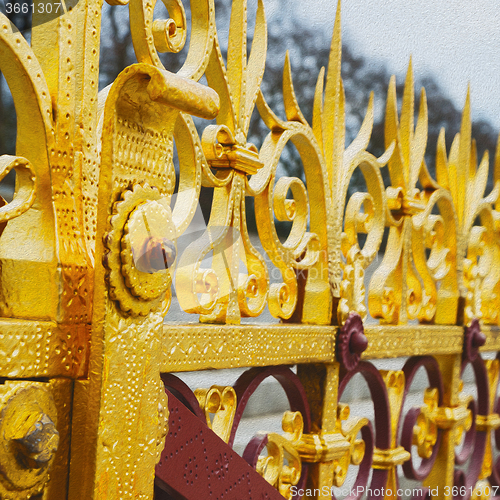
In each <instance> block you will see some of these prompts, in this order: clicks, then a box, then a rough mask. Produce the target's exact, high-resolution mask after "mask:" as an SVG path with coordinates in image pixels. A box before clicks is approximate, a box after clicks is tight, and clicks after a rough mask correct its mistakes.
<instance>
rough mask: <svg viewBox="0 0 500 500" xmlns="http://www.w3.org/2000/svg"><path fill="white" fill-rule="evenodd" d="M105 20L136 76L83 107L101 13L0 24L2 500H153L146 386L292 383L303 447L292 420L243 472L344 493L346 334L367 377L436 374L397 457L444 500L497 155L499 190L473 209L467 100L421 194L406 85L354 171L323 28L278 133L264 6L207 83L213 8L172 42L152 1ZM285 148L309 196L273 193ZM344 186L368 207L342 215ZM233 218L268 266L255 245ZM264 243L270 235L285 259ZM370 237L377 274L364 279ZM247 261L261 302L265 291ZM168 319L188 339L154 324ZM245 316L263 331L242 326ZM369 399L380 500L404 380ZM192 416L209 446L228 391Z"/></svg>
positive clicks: (204, 397) (335, 65) (462, 410)
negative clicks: (296, 161) (174, 317)
mask: <svg viewBox="0 0 500 500" xmlns="http://www.w3.org/2000/svg"><path fill="white" fill-rule="evenodd" d="M108 3H110V4H111V5H112V6H113V5H125V4H128V7H129V12H130V30H131V34H132V41H133V46H134V50H135V53H136V57H137V64H133V65H131V66H129V67H127V68H123V71H122V72H121V73H120V74H119V75H118V77H117V78H116V79H115V81H114V82H113V84H112V85H110V86H109V87H107V88H105V89H103V90H102V91H100V92H99V91H98V81H99V52H100V51H99V43H100V29H101V7H102V2H100V1H99V0H80V1H79V2H77V3H75V5H73V7H72V8H70V9H67V10H65V11H64V13H62V14H61V15H60V16H59V17H58V18H56V19H53V20H51V21H50V22H45V21H47V19H45V18H44V17H43V15H42V14H40V13H39V12H37V11H36V9H35V12H34V14H33V26H34V27H33V30H32V35H31V44H29V43H28V42H27V41H26V39H25V38H24V37H23V35H22V34H21V33H20V32H19V31H18V30H16V29H14V27H13V26H12V25H11V23H10V21H9V20H8V19H7V18H6V17H5V16H4V15H3V14H0V70H1V71H2V73H3V75H4V76H5V78H6V80H7V83H8V85H9V89H10V92H11V93H12V97H13V100H14V103H15V108H16V113H17V142H16V154H15V156H9V155H3V156H0V179H3V178H4V177H5V176H6V175H7V174H8V173H9V172H10V171H15V172H16V191H15V194H14V197H13V200H12V201H10V202H8V203H7V202H6V201H5V200H3V199H2V200H0V428H1V429H2V432H1V442H0V446H2V452H1V453H0V498H4V497H5V498H16V499H17V498H19V499H21V498H23V499H24V498H30V497H32V496H35V495H38V494H40V493H41V494H42V495H43V498H44V499H45V500H52V499H54V500H55V499H57V500H60V499H63V498H67V499H70V500H81V499H84V500H92V499H95V500H98V499H104V498H106V499H114V498H116V499H120V500H121V499H132V498H141V499H151V498H152V496H153V484H154V468H155V464H156V463H157V461H158V459H159V457H160V454H161V450H162V449H163V446H164V443H165V436H167V435H168V434H167V431H168V418H169V410H168V400H167V396H166V394H165V391H164V388H163V385H162V383H161V381H160V373H163V372H180V371H189V370H202V369H209V368H216V369H219V368H231V367H251V366H271V365H279V364H289V365H292V364H298V365H299V368H298V370H297V371H298V374H299V377H300V378H301V380H302V381H303V384H304V387H305V389H306V391H307V393H308V395H309V396H310V399H311V401H312V402H311V408H312V421H313V424H312V429H311V432H310V433H308V434H305V433H303V423H301V422H302V420H301V419H302V416H301V415H300V414H298V413H291V412H289V413H287V414H285V416H284V420H283V430H284V432H285V434H284V435H278V434H270V435H269V436H268V453H269V454H268V456H267V457H265V458H262V459H261V460H259V462H258V465H257V469H258V470H259V472H261V473H262V474H263V475H264V477H266V479H268V480H269V482H271V483H272V484H273V485H275V486H276V487H277V488H278V489H279V491H280V492H281V493H282V494H283V495H284V496H285V497H287V498H289V497H290V496H291V494H292V493H291V490H292V486H294V485H297V484H298V480H299V477H300V471H301V464H302V462H308V463H309V464H310V465H309V467H310V476H309V478H310V479H309V482H310V483H311V484H312V485H313V486H315V487H319V489H320V491H321V492H320V494H319V496H317V498H330V497H329V496H328V495H326V496H325V495H324V489H323V487H326V489H327V490H328V488H330V487H332V486H340V485H342V484H344V481H345V478H346V476H347V472H348V468H349V466H350V465H359V463H360V462H361V460H362V458H363V456H364V452H365V449H364V443H363V441H362V440H359V439H358V437H357V436H358V433H359V430H360V429H361V428H362V427H363V426H364V425H366V424H367V420H366V419H365V418H361V419H359V418H358V419H356V418H352V419H348V416H349V407H348V406H345V405H343V404H341V403H339V402H338V397H337V396H338V387H339V370H340V367H339V364H338V363H337V362H336V353H335V342H336V337H337V334H338V331H339V327H340V326H342V325H343V324H344V323H345V321H346V319H347V318H348V317H349V315H350V314H351V313H358V314H359V315H360V316H361V318H362V319H363V320H365V319H367V318H368V315H371V317H372V318H375V319H378V320H379V321H380V324H378V325H374V324H366V325H365V333H366V336H367V338H368V348H367V349H366V351H365V352H364V353H363V355H362V357H363V359H365V360H368V359H380V358H389V357H400V356H412V355H432V356H435V357H436V359H437V360H438V362H439V366H440V369H441V373H442V377H443V382H444V386H445V387H444V396H443V403H442V405H441V406H438V396H437V392H436V390H435V389H428V390H426V391H425V394H424V406H423V407H422V409H421V413H420V416H419V417H418V421H417V425H416V427H415V429H414V431H413V443H414V445H416V447H417V450H418V454H419V455H420V457H422V458H429V457H430V455H431V453H432V449H433V447H434V446H435V445H436V442H437V430H438V429H441V431H442V439H441V445H440V448H439V450H438V453H437V459H436V462H435V465H434V468H433V470H432V471H431V473H430V475H429V476H428V478H427V479H426V480H425V481H424V484H425V485H426V486H430V487H438V489H439V497H440V498H450V496H451V495H448V494H446V493H445V491H446V490H445V487H446V486H452V485H453V480H454V453H455V448H456V446H457V443H459V441H460V438H461V436H462V435H463V432H464V430H466V429H468V428H469V427H470V425H471V423H472V422H471V413H470V410H469V409H468V403H469V400H468V399H466V398H464V397H462V396H461V390H462V388H461V385H460V380H461V375H460V369H461V365H462V357H463V353H464V349H465V348H464V327H465V326H467V325H469V324H470V322H471V321H472V320H473V319H474V318H477V319H481V322H482V324H481V328H482V331H483V333H484V334H485V336H486V344H485V345H484V346H483V347H482V348H481V349H480V351H481V352H484V351H498V350H500V328H499V326H500V316H499V310H500V240H499V230H500V210H499V203H500V201H499V195H500V184H499V182H500V148H497V151H496V154H495V159H494V188H493V189H492V191H491V192H489V193H488V194H485V191H486V185H487V180H488V171H489V156H488V154H486V155H485V156H484V157H483V159H482V160H481V161H480V162H479V165H478V162H477V158H476V156H477V153H476V150H477V148H476V145H475V142H474V140H473V138H472V133H471V117H470V108H471V104H470V100H471V99H470V95H469V93H468V94H467V98H466V102H465V106H464V110H463V115H462V123H461V129H460V133H459V134H457V136H456V137H455V139H454V140H453V143H452V146H451V149H450V150H449V151H447V150H446V145H445V134H444V131H442V132H441V134H440V136H439V140H438V144H437V153H436V161H435V165H436V170H435V171H436V175H435V179H433V178H432V177H431V175H430V173H429V171H428V169H427V166H426V164H425V160H424V154H425V150H426V147H427V133H428V130H427V129H428V127H427V114H428V110H427V102H426V97H425V91H424V90H422V92H421V95H420V108H419V111H418V119H417V122H416V124H415V122H414V121H415V120H414V115H415V109H414V108H415V106H414V101H415V97H414V78H413V67H412V63H411V61H410V65H409V68H408V73H407V77H406V83H405V88H404V95H403V100H402V109H401V112H399V111H398V106H397V96H396V82H395V78H394V77H393V78H392V79H391V81H390V82H389V89H388V96H387V105H386V116H385V147H386V151H385V153H384V154H383V155H382V156H381V157H380V158H377V157H375V156H373V155H372V154H371V153H370V152H369V151H368V145H369V142H370V137H371V132H372V128H373V120H374V105H373V98H372V97H371V98H370V101H369V105H368V108H367V111H366V115H365V118H364V121H363V124H362V126H361V128H360V131H359V133H358V135H357V137H356V138H355V139H354V141H353V142H352V143H351V144H350V145H348V146H346V144H345V141H346V126H345V107H346V101H345V93H344V88H343V82H342V78H341V62H342V59H341V55H342V54H341V49H342V38H341V8H340V2H339V4H338V9H337V15H336V20H335V26H334V32H333V38H332V44H331V49H330V59H329V64H328V69H327V70H326V71H325V70H324V69H323V70H321V72H320V74H319V75H318V80H317V82H316V88H315V96H314V106H313V116H312V123H309V122H308V121H307V120H306V118H305V117H304V115H303V113H302V112H301V109H300V106H299V103H298V100H297V97H296V95H295V91H294V86H293V69H292V67H291V63H290V59H289V57H288V55H287V56H286V58H285V61H284V68H283V103H284V112H285V116H284V117H279V116H278V115H277V114H276V113H275V112H274V111H273V110H272V109H271V108H270V106H269V104H268V101H267V100H266V96H265V95H264V94H263V92H262V90H261V81H262V77H263V74H264V70H265V60H266V49H267V24H266V16H265V9H264V2H263V1H261V0H259V2H258V7H257V13H256V18H255V32H254V34H253V42H252V48H251V51H250V53H249V56H248V55H247V38H248V34H247V4H246V1H245V0H234V1H233V5H232V14H231V20H230V29H229V41H228V50H227V60H226V61H224V58H223V56H222V52H223V51H222V50H221V46H220V44H219V39H218V32H217V29H216V23H215V16H216V12H215V7H214V2H213V0H193V1H192V2H191V30H189V29H188V26H187V16H186V12H185V10H184V7H183V5H182V2H181V1H180V0H175V1H174V0H164V3H165V5H166V7H167V9H168V13H169V16H170V18H169V19H166V20H164V19H155V18H154V10H155V9H154V7H155V2H147V1H145V0H129V1H127V0H110V1H109V2H108ZM112 6H111V8H114V7H112ZM188 31H190V33H189V35H190V45H189V48H188V50H187V56H186V59H185V62H184V64H183V66H182V68H181V69H180V70H179V71H178V72H177V73H176V74H174V73H172V72H170V71H168V70H167V69H166V68H165V67H164V65H163V63H162V62H161V60H160V57H159V53H161V52H173V53H177V52H179V51H180V50H181V49H182V48H183V47H184V45H185V43H186V40H187V34H188ZM202 77H205V78H206V82H207V85H205V84H201V83H199V82H200V80H201V79H202ZM255 110H256V111H258V114H259V115H260V118H261V119H262V120H263V122H264V123H265V125H266V126H267V127H268V129H269V133H268V135H267V137H265V138H263V139H264V140H263V143H262V146H261V147H260V149H259V148H257V147H256V146H255V145H253V144H250V143H249V142H248V131H249V126H250V119H251V117H252V114H253V113H254V111H255ZM193 115H194V116H198V117H201V118H203V119H207V120H212V119H216V124H209V125H205V126H201V128H203V132H202V133H201V137H200V135H199V133H198V130H197V127H196V126H195V122H194V120H193V118H192V116H193ZM174 141H175V143H176V144H177V156H178V161H179V165H178V169H177V170H176V167H175V166H174ZM290 142H291V143H292V144H293V145H295V147H296V149H297V151H298V153H299V155H300V158H301V160H302V163H303V167H304V174H305V182H304V181H303V180H301V179H299V178H292V177H279V175H278V170H277V169H278V165H279V162H280V158H281V155H282V153H283V151H284V150H285V148H286V147H287V144H288V143H290ZM386 166H387V169H388V173H389V177H390V185H389V186H387V187H386V186H385V185H384V182H383V178H382V173H381V172H382V169H384V168H386ZM358 168H359V170H360V171H361V174H362V175H363V177H364V180H365V184H366V192H356V193H354V194H353V195H351V196H350V197H348V188H349V185H350V183H351V182H352V179H353V175H354V174H355V171H356V170H357V169H358ZM176 185H178V193H177V197H176V199H175V201H174V196H173V195H174V193H175V189H176ZM202 186H204V187H208V188H212V189H213V192H214V196H213V204H212V207H211V213H210V218H209V221H208V224H207V227H206V230H205V231H204V233H203V235H202V236H201V237H200V238H198V239H196V240H195V241H193V242H192V243H191V244H190V245H189V246H188V247H187V249H185V250H184V251H183V252H180V246H179V245H178V244H177V241H178V240H179V238H181V237H182V236H183V235H186V234H187V233H188V228H189V225H190V223H191V221H192V220H193V218H194V215H195V211H196V208H197V205H198V202H199V198H200V191H201V187H202ZM247 197H249V198H253V201H254V206H255V219H256V223H257V229H258V238H259V240H260V243H261V245H262V249H263V251H261V250H258V249H257V245H256V244H255V240H254V238H253V237H252V238H251V237H250V236H251V235H250V232H249V229H248V226H247V213H246V210H247V204H246V202H245V200H246V198H247ZM276 221H288V222H291V230H290V232H289V234H288V236H287V238H286V239H285V240H284V241H282V239H280V237H279V235H278V232H277V229H276ZM385 231H388V235H389V238H388V242H387V247H386V250H385V254H384V256H383V258H382V260H381V263H379V264H377V263H373V262H374V260H375V257H376V256H377V255H378V253H379V251H380V247H381V244H382V239H383V235H384V232H385ZM362 234H364V235H366V239H365V243H364V244H361V243H360V241H362V240H363V238H360V235H362ZM178 252H179V253H178ZM266 257H268V261H270V262H272V265H273V266H274V267H276V268H277V269H278V270H279V271H280V274H281V277H280V280H279V282H276V283H275V282H273V283H271V282H270V279H269V265H268V264H267V263H266ZM371 263H373V265H374V266H376V269H375V271H374V273H373V276H372V278H371V280H370V283H369V284H367V279H366V276H365V271H366V269H367V267H368V266H369V265H370V264H371ZM174 296H175V299H174ZM173 300H178V302H179V304H180V306H181V308H182V309H183V310H184V311H185V312H187V313H190V314H193V315H196V316H193V318H195V319H199V320H200V323H201V324H194V323H190V324H185V325H179V324H176V323H169V314H168V311H169V308H170V305H171V303H172V301H173ZM266 307H268V308H269V311H270V312H271V314H272V315H273V316H274V317H275V318H278V319H279V320H280V321H281V323H282V324H266V325H260V324H256V323H253V324H241V321H242V318H246V317H253V318H259V317H260V316H261V315H262V313H263V311H264V310H265V308H266ZM412 320H416V321H418V325H416V324H412V323H410V321H412ZM485 363H486V367H487V370H488V376H489V388H488V389H489V395H490V407H489V413H488V415H478V416H477V417H476V428H477V430H479V431H481V432H485V433H487V436H488V439H487V445H486V453H485V457H484V459H483V465H482V471H481V474H480V477H479V482H478V483H477V485H476V487H475V490H474V493H473V497H474V498H479V497H481V498H482V496H481V495H482V493H481V492H484V491H485V488H484V487H485V485H486V484H489V483H487V482H486V481H487V478H488V477H489V476H490V474H491V471H492V461H493V450H492V434H493V431H494V430H496V429H498V427H499V426H500V419H499V416H498V415H497V414H496V412H495V409H496V406H495V405H496V400H495V398H496V392H497V386H498V378H499V375H498V370H499V369H498V361H497V360H494V361H485ZM381 375H382V377H383V379H384V381H385V384H386V387H387V391H388V395H389V403H390V414H391V438H392V440H391V447H390V448H389V449H386V450H381V449H375V451H374V454H373V457H372V459H373V467H375V468H383V469H388V470H389V474H388V479H387V486H388V487H392V488H393V489H394V490H395V484H396V475H397V470H398V469H397V467H399V465H401V464H402V463H403V462H404V461H406V460H408V459H409V454H408V453H407V452H406V451H405V450H403V449H402V448H401V447H400V446H398V443H397V442H396V435H397V424H398V422H399V421H400V417H401V411H402V408H401V405H402V397H403V391H404V378H403V377H402V372H399V371H390V372H387V371H381ZM207 378H208V376H207ZM209 386H210V384H207V385H206V387H209ZM196 394H197V396H198V398H199V401H200V405H201V407H202V408H203V410H204V411H205V415H206V417H207V423H208V424H209V425H210V426H211V428H212V429H213V430H214V431H215V432H216V433H217V434H218V435H219V436H220V437H221V438H222V439H224V440H225V441H227V440H228V439H229V434H230V429H231V426H232V424H233V418H234V415H235V411H236V395H235V393H234V390H233V389H232V388H229V387H222V388H221V387H216V386H212V388H211V389H210V390H198V391H197V393H196ZM167 439H168V437H167ZM49 479H50V480H49Z"/></svg>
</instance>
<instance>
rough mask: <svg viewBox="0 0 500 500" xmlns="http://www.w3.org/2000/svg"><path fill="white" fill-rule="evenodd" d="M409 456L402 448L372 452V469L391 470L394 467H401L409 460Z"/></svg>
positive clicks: (377, 449) (376, 449)
mask: <svg viewBox="0 0 500 500" xmlns="http://www.w3.org/2000/svg"><path fill="white" fill-rule="evenodd" d="M410 458H411V454H410V453H409V452H408V451H406V450H405V449H404V448H403V447H402V446H398V447H397V448H392V449H389V450H380V449H379V448H375V449H374V450H373V465H372V467H373V468H374V469H392V468H393V467H395V466H396V465H401V464H403V463H405V462H406V461H407V460H410Z"/></svg>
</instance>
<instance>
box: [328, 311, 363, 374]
mask: <svg viewBox="0 0 500 500" xmlns="http://www.w3.org/2000/svg"><path fill="white" fill-rule="evenodd" d="M367 347H368V339H367V338H366V335H365V330H364V327H363V320H362V319H361V316H360V315H359V314H356V313H351V314H349V317H348V318H347V320H346V322H345V323H344V325H343V326H342V328H341V329H340V331H339V333H338V335H337V343H336V345H335V354H336V357H337V360H338V362H339V363H340V364H341V365H342V366H343V367H344V368H345V369H346V370H354V368H356V366H357V365H358V363H359V361H360V359H361V354H362V353H363V352H364V351H366V348H367Z"/></svg>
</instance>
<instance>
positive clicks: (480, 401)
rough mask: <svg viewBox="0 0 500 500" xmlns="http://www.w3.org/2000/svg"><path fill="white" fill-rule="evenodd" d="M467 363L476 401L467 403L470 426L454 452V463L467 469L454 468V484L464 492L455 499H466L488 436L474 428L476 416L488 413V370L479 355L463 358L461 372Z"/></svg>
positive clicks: (481, 459) (472, 485)
mask: <svg viewBox="0 0 500 500" xmlns="http://www.w3.org/2000/svg"><path fill="white" fill-rule="evenodd" d="M468 357H470V356H468ZM469 363H470V364H471V366H472V368H473V370H474V377H475V381H476V386H477V401H472V402H471V403H470V404H469V409H470V410H471V411H472V426H471V428H470V430H469V431H468V432H467V433H466V435H465V439H464V443H463V446H462V449H461V450H459V451H457V452H455V463H456V464H457V465H463V464H465V463H466V462H467V471H463V470H459V469H456V470H455V475H454V483H455V486H458V491H460V487H462V486H464V487H465V488H463V489H462V491H465V492H466V493H465V495H464V496H461V495H458V496H455V497H454V499H456V500H466V499H468V498H469V497H470V492H471V490H472V489H474V486H475V484H476V481H477V478H478V476H479V473H480V472H481V467H482V463H483V458H484V452H485V450H486V439H487V436H488V433H487V432H486V431H478V430H477V429H476V416H477V415H485V416H486V415H488V414H489V398H490V396H489V393H488V386H489V381H488V372H487V370H486V366H485V364H484V361H483V360H482V358H481V356H477V355H476V357H474V360H473V361H469V360H468V359H465V360H464V362H463V363H462V373H463V372H464V370H465V367H466V366H467V364H469Z"/></svg>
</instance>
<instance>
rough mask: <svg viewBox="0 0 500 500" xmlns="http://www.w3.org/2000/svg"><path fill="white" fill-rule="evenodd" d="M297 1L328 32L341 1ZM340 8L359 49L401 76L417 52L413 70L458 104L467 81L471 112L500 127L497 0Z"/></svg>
mask: <svg viewBox="0 0 500 500" xmlns="http://www.w3.org/2000/svg"><path fill="white" fill-rule="evenodd" d="M292 1H293V3H294V9H295V11H296V13H297V14H298V15H299V17H300V18H301V19H303V22H304V23H307V24H308V25H309V26H311V24H313V25H316V26H317V27H318V29H328V31H329V32H330V33H331V31H332V28H333V21H334V17H335V8H336V0H305V1H304V0H302V1H298V0H292ZM267 6H268V9H267V10H268V11H272V10H273V2H272V0H271V1H268V2H266V7H267ZM269 13H270V14H271V12H269ZM342 13H343V14H342V24H343V35H344V37H345V39H346V40H348V41H350V42H351V44H352V47H353V48H354V49H355V51H358V52H359V53H360V54H361V55H366V56H367V57H370V58H374V61H375V63H376V62H377V61H380V62H386V63H387V66H388V68H389V70H390V71H391V72H392V73H395V74H397V75H404V73H405V72H406V68H407V66H408V60H409V57H410V54H412V55H413V67H414V71H415V73H416V75H417V76H418V75H423V74H425V73H432V74H433V75H434V76H435V77H436V79H437V81H438V82H439V83H440V84H441V86H442V87H443V89H444V90H445V91H446V92H447V93H448V94H449V95H450V97H451V98H452V99H453V101H454V102H455V104H456V105H457V106H458V107H459V108H460V109H461V108H462V106H463V103H464V99H465V94H466V90H467V83H468V82H469V81H470V84H471V98H472V112H473V117H474V118H479V117H485V118H488V119H489V120H490V121H491V122H492V123H493V124H494V125H495V126H496V127H500V0H414V1H408V0H378V1H377V0H375V1H371V0H344V1H343V3H342ZM298 29H300V27H298Z"/></svg>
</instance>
